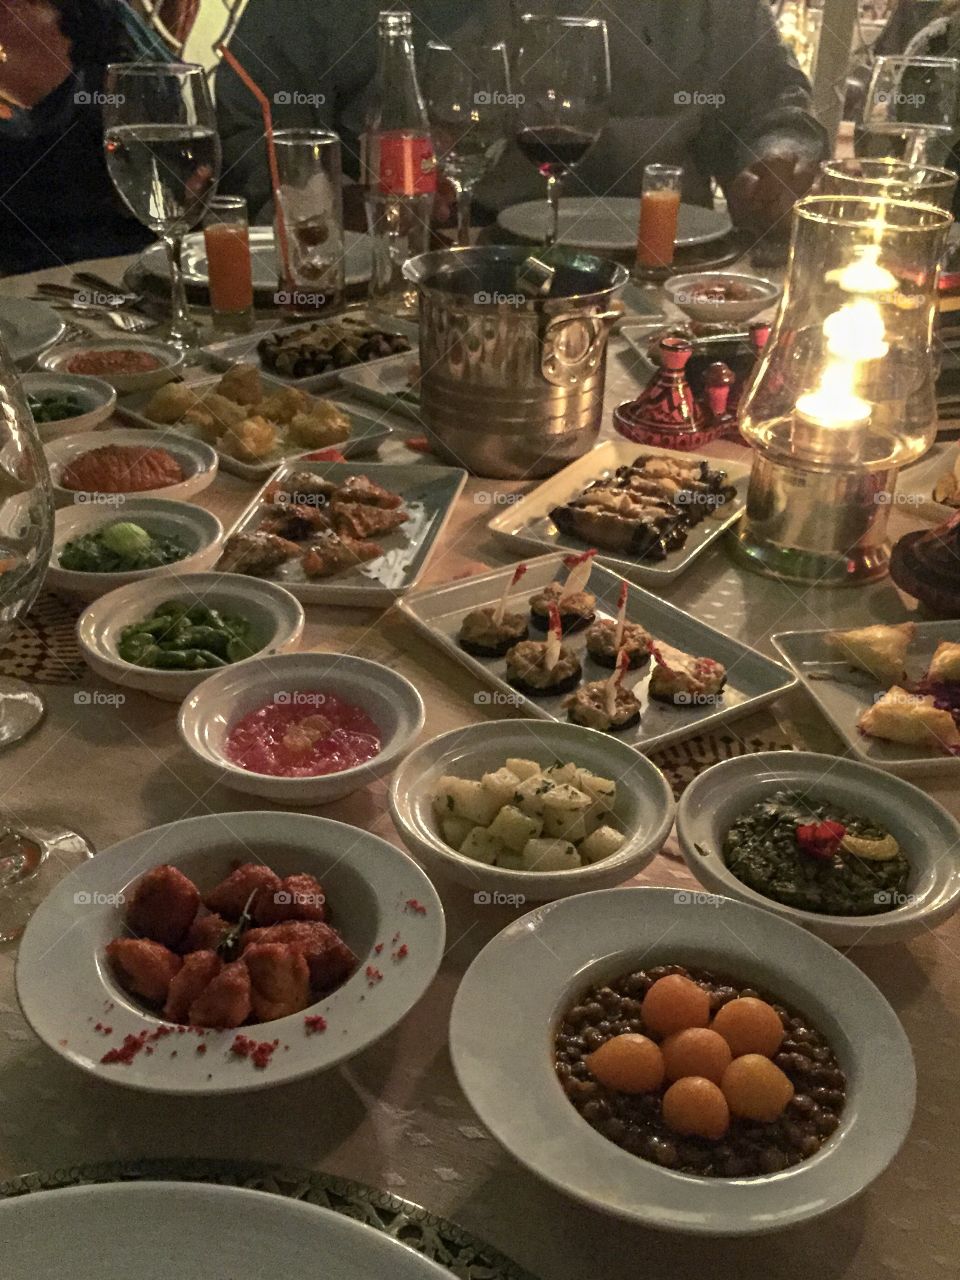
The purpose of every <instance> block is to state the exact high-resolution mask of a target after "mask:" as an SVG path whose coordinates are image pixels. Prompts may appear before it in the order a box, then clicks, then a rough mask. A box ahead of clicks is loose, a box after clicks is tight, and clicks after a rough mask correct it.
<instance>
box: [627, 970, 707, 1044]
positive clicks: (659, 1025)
mask: <svg viewBox="0 0 960 1280" xmlns="http://www.w3.org/2000/svg"><path fill="white" fill-rule="evenodd" d="M641 1014H642V1017H643V1020H644V1022H645V1023H646V1025H647V1026H648V1027H649V1028H650V1030H651V1031H653V1032H655V1033H656V1034H657V1035H661V1036H669V1035H672V1034H673V1033H674V1031H685V1030H686V1028H687V1027H705V1026H706V1025H707V1023H708V1022H709V1021H710V997H709V996H708V995H707V993H706V991H704V989H703V987H698V986H697V984H696V983H695V982H693V981H692V980H691V979H690V978H685V977H684V976H683V975H682V974H679V973H671V974H668V975H667V976H666V977H665V978H658V979H657V981H656V982H655V983H654V984H653V986H652V987H651V988H650V990H649V991H648V992H647V994H646V995H645V996H644V997H643V1004H642V1006H641Z"/></svg>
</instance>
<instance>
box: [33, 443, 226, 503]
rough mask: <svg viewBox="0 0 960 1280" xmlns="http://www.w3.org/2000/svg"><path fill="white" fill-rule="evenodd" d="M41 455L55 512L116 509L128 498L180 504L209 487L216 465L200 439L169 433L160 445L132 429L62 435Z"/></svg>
mask: <svg viewBox="0 0 960 1280" xmlns="http://www.w3.org/2000/svg"><path fill="white" fill-rule="evenodd" d="M43 451H44V454H45V455H46V459H47V465H48V466H49V468H50V479H51V481H52V483H53V497H54V501H55V502H56V504H57V506H58V507H63V506H67V505H69V504H70V503H84V502H91V503H100V504H101V505H103V506H107V505H112V506H114V507H115V508H116V509H117V510H120V509H122V507H123V503H124V500H125V499H126V498H127V497H138V498H171V499H176V500H180V501H182V500H183V499H185V498H192V497H194V496H195V495H196V494H198V493H201V492H202V491H203V490H204V489H206V488H207V487H208V486H209V485H211V484H212V483H213V481H214V478H215V477H216V474H217V466H218V461H219V460H218V458H217V454H216V452H215V450H214V449H213V448H212V447H211V446H210V445H208V444H204V442H203V441H202V440H193V439H191V438H190V437H189V436H185V435H181V434H180V433H179V432H177V431H170V432H168V433H167V435H166V436H165V438H164V439H163V440H162V441H159V440H158V439H157V437H156V434H155V433H153V432H150V433H147V432H145V431H143V430H141V429H140V428H136V427H130V428H126V429H124V428H118V429H115V430H111V431H84V432H81V433H80V434H79V435H70V436H63V437H62V438H61V439H59V440H55V441H53V442H51V443H50V444H47V445H45V446H44V450H43Z"/></svg>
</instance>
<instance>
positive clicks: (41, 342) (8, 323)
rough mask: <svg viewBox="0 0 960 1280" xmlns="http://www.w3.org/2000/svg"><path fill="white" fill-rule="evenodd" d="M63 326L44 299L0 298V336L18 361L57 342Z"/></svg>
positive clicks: (29, 358) (14, 359)
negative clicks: (35, 300)
mask: <svg viewBox="0 0 960 1280" xmlns="http://www.w3.org/2000/svg"><path fill="white" fill-rule="evenodd" d="M66 327H67V326H66V325H65V324H64V322H63V321H62V320H61V319H60V317H59V316H58V315H57V313H56V311H54V309H53V307H48V306H47V304H46V303H45V302H31V301H30V300H29V299H28V298H0V338H2V339H3V341H4V343H5V345H6V348H7V351H8V353H9V355H10V359H11V360H13V361H14V362H15V363H17V364H21V363H24V364H26V363H29V362H32V361H33V359H34V357H35V356H38V355H39V354H40V352H41V351H42V350H43V349H44V347H49V346H50V344H51V342H56V340H57V339H58V338H59V337H60V335H61V334H62V333H63V331H64V329H65V328H66Z"/></svg>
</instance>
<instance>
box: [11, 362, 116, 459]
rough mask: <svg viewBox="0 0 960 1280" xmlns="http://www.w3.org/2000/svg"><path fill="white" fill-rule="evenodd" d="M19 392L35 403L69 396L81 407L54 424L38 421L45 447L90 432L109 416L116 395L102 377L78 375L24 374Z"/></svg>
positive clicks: (40, 435) (38, 431)
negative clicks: (66, 437)
mask: <svg viewBox="0 0 960 1280" xmlns="http://www.w3.org/2000/svg"><path fill="white" fill-rule="evenodd" d="M20 385H21V387H22V389H23V393H24V395H26V396H30V397H31V398H32V399H35V400H45V399H47V398H48V397H50V398H56V399H58V400H59V399H61V398H62V397H63V396H72V397H73V398H74V399H75V400H76V401H77V402H78V404H80V406H81V410H80V412H79V413H77V414H74V415H73V417H70V418H59V419H57V420H56V421H54V422H38V423H37V424H36V426H37V434H38V435H39V437H40V439H41V441H42V442H43V443H44V444H46V443H47V442H48V441H50V440H60V439H61V438H62V437H64V436H71V435H75V434H77V433H78V432H82V431H92V430H93V428H94V427H96V426H99V424H100V423H101V422H103V421H104V419H106V418H109V417H110V415H111V413H113V408H114V405H115V404H116V403H117V393H116V391H115V390H114V388H113V387H112V386H111V385H110V383H109V382H104V380H103V379H102V378H88V377H86V376H85V375H84V374H82V373H25V374H24V375H23V377H22V378H21V379H20Z"/></svg>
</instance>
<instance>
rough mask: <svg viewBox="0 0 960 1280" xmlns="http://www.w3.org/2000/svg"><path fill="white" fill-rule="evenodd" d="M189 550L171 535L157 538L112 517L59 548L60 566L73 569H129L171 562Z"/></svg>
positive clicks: (138, 527)
mask: <svg viewBox="0 0 960 1280" xmlns="http://www.w3.org/2000/svg"><path fill="white" fill-rule="evenodd" d="M188 554H189V549H188V548H187V547H185V546H184V545H183V544H182V543H181V542H178V541H177V540H176V539H175V538H160V537H155V536H154V535H153V534H151V533H148V532H147V530H146V529H144V528H143V527H142V526H141V525H139V524H133V523H132V522H131V521H129V520H114V521H111V522H110V523H109V524H104V525H101V527H100V528H99V529H95V530H94V531H93V532H92V533H82V534H80V536H79V537H77V538H71V539H70V541H69V542H67V543H65V544H64V546H63V547H62V548H61V549H60V556H59V559H60V567H61V569H69V570H71V571H72V572H74V573H132V572H134V571H135V570H138V569H156V568H158V567H159V566H160V565H164V564H173V563H174V562H175V561H177V560H182V559H183V558H184V556H186V555H188Z"/></svg>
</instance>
